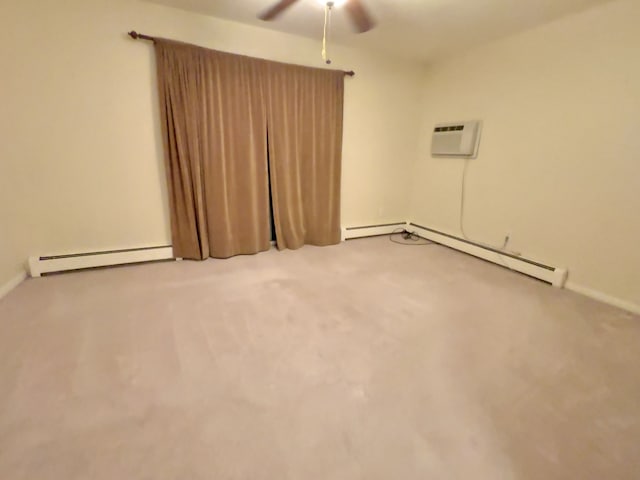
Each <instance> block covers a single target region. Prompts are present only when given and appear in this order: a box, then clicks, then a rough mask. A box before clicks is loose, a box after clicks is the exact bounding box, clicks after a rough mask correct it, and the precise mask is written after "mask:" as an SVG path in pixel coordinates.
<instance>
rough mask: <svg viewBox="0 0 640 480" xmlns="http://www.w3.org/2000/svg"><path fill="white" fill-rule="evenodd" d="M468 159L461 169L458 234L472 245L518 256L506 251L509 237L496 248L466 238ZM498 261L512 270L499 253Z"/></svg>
mask: <svg viewBox="0 0 640 480" xmlns="http://www.w3.org/2000/svg"><path fill="white" fill-rule="evenodd" d="M468 167H469V159H468V158H466V159H465V160H464V168H463V169H462V185H461V186H460V217H459V219H458V220H459V222H458V223H459V227H460V233H461V234H462V238H464V239H465V240H468V241H470V242H473V243H477V244H478V245H481V246H483V247H488V248H491V249H493V250H500V251H502V252H505V253H511V254H515V255H518V256H519V255H520V254H519V253H517V252H509V251H508V250H507V245H509V240H510V238H509V235H507V236H506V237H504V243H503V244H502V246H500V247H498V246H496V245H491V244H489V243H484V242H476V241H475V240H472V239H470V238H469V237H467V234H466V232H465V231H464V206H465V196H466V190H467V170H468V169H469V168H468ZM496 255H497V257H498V260H499V261H500V263H501V264H502V265H503V266H504V267H505V268H508V269H509V270H512V268H511V267H510V266H509V265H507V264H506V263H505V262H504V261H503V259H502V255H500V254H499V253H496Z"/></svg>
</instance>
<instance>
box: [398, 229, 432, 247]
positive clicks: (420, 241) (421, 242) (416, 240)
mask: <svg viewBox="0 0 640 480" xmlns="http://www.w3.org/2000/svg"><path fill="white" fill-rule="evenodd" d="M394 235H395V236H398V235H400V236H401V237H402V239H403V240H404V241H399V240H395V239H394ZM389 240H391V241H392V242H393V243H398V244H400V245H409V246H412V247H419V246H425V245H433V244H434V243H435V242H432V241H431V240H427V239H426V238H422V237H421V236H420V235H418V234H417V233H415V232H410V231H409V230H407V229H406V228H396V229H395V230H394V231H393V232H391V235H389ZM412 242H413V243H412Z"/></svg>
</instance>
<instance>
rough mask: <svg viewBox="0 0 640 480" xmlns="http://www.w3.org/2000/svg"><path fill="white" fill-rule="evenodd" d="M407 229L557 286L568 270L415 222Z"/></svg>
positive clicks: (558, 286) (562, 284)
mask: <svg viewBox="0 0 640 480" xmlns="http://www.w3.org/2000/svg"><path fill="white" fill-rule="evenodd" d="M407 230H409V231H411V232H416V233H417V234H418V235H420V236H421V237H423V238H426V239H427V240H431V241H433V242H436V243H439V244H441V245H446V246H447V247H451V248H453V249H455V250H459V251H461V252H464V253H468V254H469V255H473V256H474V257H478V258H482V259H483V260H487V261H489V262H492V263H495V264H496V265H500V266H502V267H506V268H509V269H511V270H515V271H517V272H520V273H524V274H525V275H529V276H530V277H534V278H538V279H540V280H543V281H545V282H547V283H550V284H551V285H553V286H554V287H557V288H562V287H563V286H564V284H565V282H566V280H567V273H568V272H567V269H566V268H560V267H552V266H549V265H544V264H542V263H540V262H535V261H533V260H529V259H527V258H524V257H519V256H515V255H511V254H509V253H507V252H504V253H503V252H501V251H499V250H496V249H492V248H490V247H487V246H484V245H481V244H478V243H475V242H470V241H468V240H465V239H462V238H459V237H456V236H454V235H451V234H449V233H445V232H440V231H438V230H435V229H432V228H428V227H423V226H420V225H417V224H415V223H410V224H409V226H408V227H407Z"/></svg>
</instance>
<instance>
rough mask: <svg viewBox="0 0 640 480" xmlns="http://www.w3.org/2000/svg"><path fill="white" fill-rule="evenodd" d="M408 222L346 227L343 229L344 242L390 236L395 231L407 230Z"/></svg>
mask: <svg viewBox="0 0 640 480" xmlns="http://www.w3.org/2000/svg"><path fill="white" fill-rule="evenodd" d="M406 226H407V222H396V223H385V224H382V225H365V226H361V227H346V228H343V229H342V240H343V241H344V240H352V239H354V238H365V237H376V236H378V235H389V234H390V233H393V232H394V231H395V230H398V229H399V230H402V229H403V228H406Z"/></svg>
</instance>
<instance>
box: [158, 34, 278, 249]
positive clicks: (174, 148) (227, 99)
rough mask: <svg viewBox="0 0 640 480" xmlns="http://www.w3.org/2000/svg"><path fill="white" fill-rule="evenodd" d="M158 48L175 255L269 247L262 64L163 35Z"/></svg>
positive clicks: (159, 80) (162, 116)
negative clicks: (175, 40)
mask: <svg viewBox="0 0 640 480" xmlns="http://www.w3.org/2000/svg"><path fill="white" fill-rule="evenodd" d="M155 51H156V61H157V69H158V87H159V92H160V110H161V120H162V128H163V137H164V142H165V158H166V164H167V177H168V183H169V194H170V200H169V203H170V210H171V229H172V237H173V249H174V255H175V256H176V257H183V258H190V259H204V258H207V257H209V256H211V257H216V258H227V257H231V256H233V255H238V254H248V253H256V252H259V251H264V250H268V249H269V248H270V236H271V229H270V223H269V179H268V173H267V163H266V160H265V159H266V158H267V139H266V131H267V120H266V110H265V102H264V95H263V93H262V92H263V89H262V84H261V81H260V79H261V77H262V74H261V70H262V69H263V68H264V65H263V64H262V63H261V62H256V61H255V60H254V59H251V58H249V57H243V56H239V55H232V54H227V53H222V52H217V51H213V50H208V49H204V48H199V47H195V46H192V45H186V44H181V43H178V42H172V41H168V40H162V39H158V40H156V42H155Z"/></svg>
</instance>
